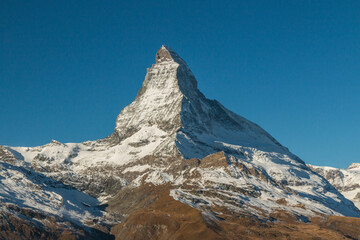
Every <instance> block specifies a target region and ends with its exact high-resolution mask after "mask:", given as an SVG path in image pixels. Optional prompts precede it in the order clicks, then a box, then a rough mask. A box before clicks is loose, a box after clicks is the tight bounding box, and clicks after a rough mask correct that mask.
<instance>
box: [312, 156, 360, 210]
mask: <svg viewBox="0 0 360 240" xmlns="http://www.w3.org/2000/svg"><path fill="white" fill-rule="evenodd" d="M308 166H309V167H310V168H311V169H312V170H314V171H315V172H317V173H319V174H320V175H321V176H323V177H324V178H325V179H326V180H328V181H329V183H331V184H332V185H333V186H334V187H335V188H336V189H337V190H338V191H339V192H340V193H341V194H342V195H344V196H345V197H346V198H347V199H349V200H351V201H353V203H354V204H355V206H356V207H358V208H359V209H360V163H352V164H351V165H350V166H349V167H348V168H347V169H338V168H333V167H320V166H313V165H308Z"/></svg>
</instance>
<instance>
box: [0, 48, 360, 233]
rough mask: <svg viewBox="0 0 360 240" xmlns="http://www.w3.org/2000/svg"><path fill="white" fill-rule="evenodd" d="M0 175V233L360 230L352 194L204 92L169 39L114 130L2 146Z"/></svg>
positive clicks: (331, 231) (333, 231) (336, 231)
mask: <svg viewBox="0 0 360 240" xmlns="http://www.w3.org/2000/svg"><path fill="white" fill-rule="evenodd" d="M0 174H1V175H0V176H1V177H0V199H1V211H2V215H3V218H2V220H1V221H2V222H3V223H2V225H3V226H4V227H3V228H2V230H1V232H0V233H1V234H2V235H0V236H3V238H27V239H41V238H43V239H58V238H60V237H64V236H71V237H73V238H75V239H82V238H84V239H92V238H93V239H99V238H103V239H106V238H108V239H115V238H116V239H255V238H256V237H257V238H256V239H280V238H290V239H291V237H294V238H296V236H295V235H292V234H291V231H289V230H288V228H287V227H289V226H291V227H292V228H293V229H294V231H298V230H299V229H305V230H303V232H302V234H303V235H302V236H305V239H306V236H312V237H318V238H320V239H322V237H324V239H325V236H333V237H335V238H336V237H343V236H345V235H346V234H348V235H349V234H350V235H349V236H356V234H360V233H358V232H356V230H354V232H352V231H353V230H352V229H350V230H349V229H347V230H346V231H347V233H344V231H345V230H342V229H341V224H338V225H336V226H337V227H338V228H339V229H335V230H334V229H333V228H331V227H329V225H326V223H327V222H329V221H334V222H336V221H338V222H346V221H351V222H352V224H358V225H354V226H355V227H354V229H356V226H357V228H358V227H359V226H360V221H358V220H360V219H358V218H359V217H360V211H359V209H358V208H357V207H356V206H355V205H354V203H353V202H351V201H350V200H348V199H346V198H345V197H344V196H343V195H342V194H341V193H339V192H338V190H336V189H335V187H334V186H333V185H331V184H330V183H329V182H328V181H327V180H326V179H325V178H324V177H323V176H321V175H319V174H318V173H316V172H315V171H313V170H312V169H310V168H309V166H307V165H306V164H305V162H304V161H303V160H301V159H300V158H299V157H297V156H296V155H294V154H292V153H291V152H290V151H289V150H288V149H287V148H286V147H285V146H283V145H282V144H280V143H279V142H278V141H277V140H275V139H274V138H273V137H272V136H271V135H270V134H269V133H267V132H266V131H265V130H264V129H262V128H261V127H260V126H258V125H257V124H255V123H253V122H251V121H249V120H247V119H245V118H244V117H241V116H239V115H237V114H236V113H234V112H232V111H230V110H228V109H227V108H225V107H224V106H223V105H222V104H221V103H219V102H218V101H216V100H209V99H207V98H206V97H205V96H204V95H203V94H202V93H201V92H200V90H199V89H198V86H197V81H196V78H195V76H194V74H193V73H192V72H191V70H190V68H189V67H188V65H187V64H186V62H185V61H184V60H183V59H182V58H181V57H180V56H179V55H178V54H177V53H175V52H174V51H173V50H172V49H171V48H170V47H167V46H162V47H161V48H160V49H159V50H158V52H157V53H156V56H155V64H154V65H152V67H151V68H148V69H147V73H146V76H145V80H144V82H143V84H142V87H141V89H140V90H139V92H138V93H137V95H136V97H135V100H134V101H133V102H132V103H131V104H130V105H129V106H127V107H125V108H124V109H123V110H122V111H121V113H120V114H119V115H118V117H117V119H116V123H115V129H114V131H113V133H112V134H111V135H109V136H108V137H105V138H103V139H99V140H96V141H86V142H83V143H60V142H58V141H55V140H53V141H51V142H50V143H48V144H46V145H43V146H38V147H10V146H0ZM330 217H331V218H330ZM319 219H320V220H319ZM354 221H355V223H353V222H354ZM14 226H15V227H14ZM339 226H340V227H339ZM316 227H318V228H323V230H322V231H318V232H316V231H315V230H314V229H316ZM295 229H298V230H295ZM275 230H276V231H275ZM307 234H308V235H307ZM331 234H332V235H331ZM336 234H338V235H336ZM341 234H343V235H341ZM351 234H355V235H351ZM299 236H300V235H299ZM354 239H356V237H354Z"/></svg>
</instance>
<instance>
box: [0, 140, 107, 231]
mask: <svg viewBox="0 0 360 240" xmlns="http://www.w3.org/2000/svg"><path fill="white" fill-rule="evenodd" d="M1 153H2V154H1ZM4 155H5V156H6V157H7V158H6V157H5V156H4ZM11 157H12V158H11ZM0 160H1V161H0V202H1V203H2V204H6V205H9V204H10V205H16V206H19V207H22V208H30V209H33V210H37V211H41V212H44V213H50V214H53V215H57V216H60V217H62V218H64V219H67V220H70V221H72V222H75V223H78V224H82V223H84V222H86V221H88V220H93V219H95V218H100V217H101V216H102V215H103V213H102V212H101V211H100V210H99V209H98V208H97V206H98V205H99V201H98V200H97V199H96V198H94V197H91V196H89V195H87V194H85V193H83V192H80V191H78V190H76V189H74V188H73V187H71V186H66V185H64V184H63V183H61V182H57V181H55V180H53V179H52V178H49V177H46V176H45V175H44V174H41V173H37V172H34V171H32V170H31V168H30V167H28V166H27V165H26V164H24V163H23V162H19V161H18V160H16V159H15V158H14V156H13V155H12V154H11V152H10V151H8V150H7V149H6V148H3V147H0Z"/></svg>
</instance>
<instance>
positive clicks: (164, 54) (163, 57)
mask: <svg viewBox="0 0 360 240" xmlns="http://www.w3.org/2000/svg"><path fill="white" fill-rule="evenodd" d="M169 61H170V62H177V63H179V64H185V62H184V60H183V59H181V57H179V55H178V54H177V53H176V52H175V51H174V50H172V49H171V48H170V47H168V46H165V45H162V46H161V48H160V49H159V50H158V51H157V53H156V57H155V62H156V63H162V62H169Z"/></svg>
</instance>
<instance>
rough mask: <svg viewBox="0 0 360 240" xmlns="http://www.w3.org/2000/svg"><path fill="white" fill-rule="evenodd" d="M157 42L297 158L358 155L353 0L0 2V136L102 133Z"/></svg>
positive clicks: (359, 102)
mask: <svg viewBox="0 0 360 240" xmlns="http://www.w3.org/2000/svg"><path fill="white" fill-rule="evenodd" d="M162 44H166V45H168V46H170V47H172V48H173V49H174V50H175V51H176V52H177V53H178V54H179V55H180V56H182V57H183V58H184V59H185V61H187V63H188V65H189V66H190V68H191V69H192V71H193V72H194V74H195V76H196V77H197V80H198V85H199V89H200V90H201V91H202V92H203V93H204V94H205V95H206V96H207V97H208V98H211V99H217V100H219V101H220V102H221V103H223V105H225V106H226V107H227V108H229V109H231V110H232V111H234V112H236V113H238V114H240V115H242V116H244V117H246V118H248V119H250V120H251V121H253V122H256V123H258V124H259V125H260V126H262V127H263V128H264V129H265V130H267V131H268V132H269V133H270V134H272V135H273V136H274V137H275V138H276V139H278V140H279V141H280V142H281V143H282V144H283V145H285V146H287V147H289V149H290V150H291V151H292V152H293V153H295V154H297V155H298V156H300V157H301V158H302V159H303V160H304V161H305V162H307V163H311V164H316V165H329V166H335V167H341V168H345V167H347V166H348V165H349V164H350V163H351V162H360V156H359V149H360V144H359V143H360V140H359V139H360V127H359V123H360V97H359V91H360V77H359V76H360V1H304V0H301V1H252V0H251V1H226V0H222V1H208V2H206V1H126V2H125V1H91V0H86V1H85V0H84V1H15V0H2V1H0V144H2V145H11V146H19V145H21V146H36V145H42V144H46V143H48V142H49V141H50V140H51V139H56V140H58V141H61V142H81V141H85V140H95V139H98V138H103V137H106V136H107V135H109V134H110V133H111V132H112V131H113V128H114V125H115V118H116V116H117V115H118V113H119V112H120V110H121V109H122V108H123V107H125V106H126V105H128V104H129V103H130V102H131V101H132V100H133V99H134V97H135V96H136V93H137V91H138V89H139V88H140V87H141V84H142V81H143V79H144V76H145V74H146V68H147V67H150V66H151V64H153V63H154V61H155V60H154V58H155V53H156V51H157V49H158V48H159V47H160V46H161V45H162Z"/></svg>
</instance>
